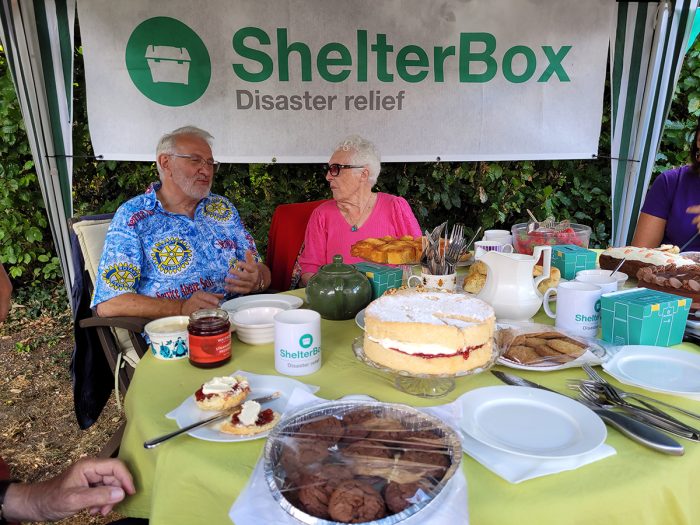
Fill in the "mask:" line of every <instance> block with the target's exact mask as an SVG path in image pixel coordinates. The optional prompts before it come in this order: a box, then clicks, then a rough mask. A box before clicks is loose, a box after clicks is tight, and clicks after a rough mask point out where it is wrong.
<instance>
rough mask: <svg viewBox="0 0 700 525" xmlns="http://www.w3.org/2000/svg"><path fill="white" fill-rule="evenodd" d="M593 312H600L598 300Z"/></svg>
mask: <svg viewBox="0 0 700 525" xmlns="http://www.w3.org/2000/svg"><path fill="white" fill-rule="evenodd" d="M595 311H596V312H600V299H598V300H597V301H596V302H595Z"/></svg>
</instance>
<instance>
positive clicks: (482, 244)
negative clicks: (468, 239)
mask: <svg viewBox="0 0 700 525" xmlns="http://www.w3.org/2000/svg"><path fill="white" fill-rule="evenodd" d="M486 252H503V253H512V252H513V246H512V245H511V244H504V243H502V242H499V241H476V242H475V243H474V259H476V260H479V259H481V258H482V257H483V256H484V254H485V253H486Z"/></svg>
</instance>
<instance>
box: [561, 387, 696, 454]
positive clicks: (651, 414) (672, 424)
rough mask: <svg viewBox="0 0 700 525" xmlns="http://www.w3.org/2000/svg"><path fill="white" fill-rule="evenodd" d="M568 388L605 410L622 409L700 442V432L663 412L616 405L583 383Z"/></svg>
mask: <svg viewBox="0 0 700 525" xmlns="http://www.w3.org/2000/svg"><path fill="white" fill-rule="evenodd" d="M568 386H569V388H571V389H578V392H579V396H581V397H583V398H584V399H586V400H588V401H590V402H592V403H597V404H599V405H601V406H603V407H605V408H620V409H622V410H624V411H625V412H627V413H628V414H629V415H631V416H634V417H636V418H637V419H638V420H639V421H642V422H644V423H647V424H649V425H653V426H655V427H657V428H660V429H661V430H665V431H667V432H671V433H672V434H675V435H676V436H680V437H682V438H685V439H689V440H692V441H699V440H700V431H698V430H696V429H694V428H693V427H690V426H688V425H686V424H685V423H682V422H681V421H678V420H677V419H674V418H672V417H671V416H669V415H667V414H664V413H663V412H661V413H660V412H658V411H653V410H649V409H646V408H642V407H638V406H634V405H631V404H629V403H627V402H624V401H623V402H622V403H616V402H614V401H613V400H612V399H610V398H609V397H606V396H605V394H604V393H603V392H602V391H601V390H599V389H596V388H592V385H590V384H589V385H586V384H584V383H581V382H578V383H576V382H574V381H569V382H568Z"/></svg>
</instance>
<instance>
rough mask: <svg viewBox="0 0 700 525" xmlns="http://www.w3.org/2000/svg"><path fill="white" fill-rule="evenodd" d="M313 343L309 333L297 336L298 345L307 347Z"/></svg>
mask: <svg viewBox="0 0 700 525" xmlns="http://www.w3.org/2000/svg"><path fill="white" fill-rule="evenodd" d="M313 343H314V338H313V336H312V335H311V334H304V335H302V336H301V337H300V338H299V346H301V347H302V348H309V347H310V346H311V345H312V344H313Z"/></svg>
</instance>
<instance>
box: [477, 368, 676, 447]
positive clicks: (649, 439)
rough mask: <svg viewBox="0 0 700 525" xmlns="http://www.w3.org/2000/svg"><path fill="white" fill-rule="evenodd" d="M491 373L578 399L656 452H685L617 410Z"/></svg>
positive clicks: (523, 383) (502, 374)
mask: <svg viewBox="0 0 700 525" xmlns="http://www.w3.org/2000/svg"><path fill="white" fill-rule="evenodd" d="M491 373H492V374H493V375H495V376H496V377H497V378H498V379H500V380H501V381H503V382H504V383H506V384H507V385H515V386H529V387H532V388H539V389H541V390H546V391H547V392H553V393H555V394H559V395H560V396H564V397H568V398H569V399H573V400H574V401H578V402H579V403H582V404H583V405H585V406H587V407H588V408H590V409H591V410H592V411H593V412H595V413H596V414H597V415H598V417H600V419H602V420H603V421H605V422H606V423H607V424H609V425H611V426H613V427H615V428H616V429H617V430H619V431H620V432H621V433H622V434H624V435H625V436H627V437H628V438H630V439H632V440H634V441H636V442H637V443H640V444H641V445H644V446H645V447H647V448H650V449H652V450H656V451H657V452H661V453H663V454H669V455H671V456H682V455H683V454H684V453H685V449H684V448H683V445H681V444H680V443H678V441H676V440H675V439H673V438H672V437H670V436H668V435H666V434H664V433H663V432H661V431H660V430H656V429H655V428H653V427H650V426H649V425H647V424H645V423H641V422H640V421H636V420H635V419H632V418H631V417H629V416H626V415H624V414H620V413H618V412H613V411H612V410H607V409H605V408H599V407H595V406H591V405H589V404H588V403H583V402H582V401H580V400H578V399H576V398H574V397H571V396H567V395H566V394H562V393H561V392H557V391H556V390H552V389H550V388H547V387H546V386H542V385H540V384H538V383H535V382H533V381H529V380H527V379H525V378H524V377H520V376H516V375H514V374H508V373H506V372H500V371H498V370H491Z"/></svg>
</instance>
